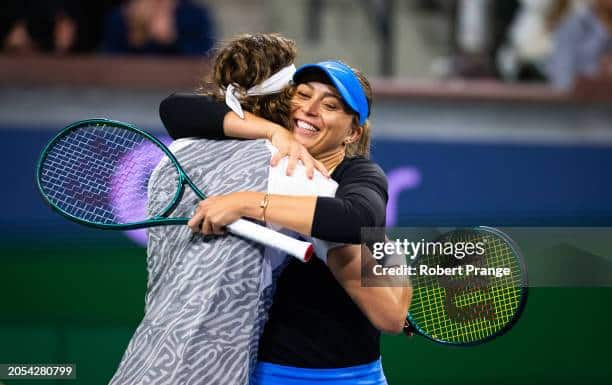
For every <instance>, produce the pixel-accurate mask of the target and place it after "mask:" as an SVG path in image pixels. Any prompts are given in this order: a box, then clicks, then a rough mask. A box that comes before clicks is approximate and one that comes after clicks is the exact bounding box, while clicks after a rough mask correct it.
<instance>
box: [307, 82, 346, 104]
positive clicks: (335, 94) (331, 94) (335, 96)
mask: <svg viewBox="0 0 612 385" xmlns="http://www.w3.org/2000/svg"><path fill="white" fill-rule="evenodd" d="M301 84H303V85H305V86H306V87H308V88H310V89H311V90H312V89H314V87H313V86H311V85H310V84H308V83H301ZM334 89H335V88H334ZM329 96H331V97H333V98H336V99H338V101H339V102H342V97H341V96H340V94H339V93H338V91H336V92H329V91H326V92H324V93H323V98H326V97H329Z"/></svg>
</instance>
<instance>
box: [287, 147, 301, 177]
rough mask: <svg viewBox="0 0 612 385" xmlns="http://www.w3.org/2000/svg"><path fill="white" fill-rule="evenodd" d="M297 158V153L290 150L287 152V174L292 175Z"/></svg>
mask: <svg viewBox="0 0 612 385" xmlns="http://www.w3.org/2000/svg"><path fill="white" fill-rule="evenodd" d="M298 158H299V153H297V152H292V153H291V154H289V162H287V175H293V171H295V166H296V165H297V161H298Z"/></svg>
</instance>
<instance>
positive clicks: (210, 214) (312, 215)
mask: <svg viewBox="0 0 612 385" xmlns="http://www.w3.org/2000/svg"><path fill="white" fill-rule="evenodd" d="M345 173H350V174H351V175H350V176H344V177H343V178H342V179H341V182H340V186H339V187H338V190H337V191H336V196H335V197H333V198H330V197H316V196H289V195H276V194H272V195H270V199H269V200H268V206H267V208H266V213H265V219H266V221H267V222H270V223H273V224H275V225H279V226H282V227H285V228H288V229H291V230H293V231H297V232H299V233H301V234H304V235H312V236H314V237H317V238H319V239H323V240H326V241H331V242H338V243H349V244H359V243H361V228H362V227H380V226H384V225H385V206H386V202H387V192H386V191H387V189H386V187H387V184H386V178H385V176H384V174H383V173H382V170H380V169H379V168H378V167H377V166H375V165H373V164H371V163H369V162H368V163H365V162H364V163H362V164H357V165H355V166H353V167H352V170H347V171H346V172H345ZM264 197H265V194H264V193H261V192H253V191H243V192H237V193H231V194H228V195H223V196H215V197H210V198H209V199H206V200H204V201H201V202H200V203H199V204H198V207H197V208H196V213H195V215H194V216H193V217H192V218H191V220H190V221H189V227H190V228H191V229H192V231H194V232H198V231H200V228H201V231H202V232H204V233H205V234H210V233H220V232H222V230H221V228H222V227H223V226H225V225H227V224H229V223H232V222H233V221H235V220H237V219H238V218H240V217H247V218H252V219H257V220H259V219H263V218H262V217H263V210H262V208H261V206H260V202H262V201H263V200H264Z"/></svg>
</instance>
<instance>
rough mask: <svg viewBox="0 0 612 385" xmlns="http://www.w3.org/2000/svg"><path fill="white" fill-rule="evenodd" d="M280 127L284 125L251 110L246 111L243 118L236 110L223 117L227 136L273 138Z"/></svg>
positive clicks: (224, 130)
mask: <svg viewBox="0 0 612 385" xmlns="http://www.w3.org/2000/svg"><path fill="white" fill-rule="evenodd" d="M278 129H282V130H285V129H284V128H283V127H281V126H279V125H278V124H276V123H273V122H271V121H269V120H267V119H264V118H261V117H259V116H257V115H254V114H252V113H250V112H247V111H245V112H244V119H241V118H240V116H238V115H237V114H236V113H235V112H233V111H230V112H228V113H227V114H225V118H224V119H223V132H224V133H225V135H226V136H229V137H232V138H240V139H271V138H272V136H273V135H274V133H275V131H276V130H278Z"/></svg>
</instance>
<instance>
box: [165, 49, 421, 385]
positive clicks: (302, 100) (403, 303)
mask: <svg viewBox="0 0 612 385" xmlns="http://www.w3.org/2000/svg"><path fill="white" fill-rule="evenodd" d="M237 57H240V55H237ZM240 64H242V65H240ZM247 64H248V63H247V62H242V63H237V66H236V67H235V68H234V71H232V72H234V73H241V71H245V70H248V69H247V68H245V66H246V65H247ZM217 75H218V74H217ZM228 75H231V74H228ZM294 82H295V84H294V85H293V86H291V87H290V88H289V89H288V90H286V92H285V93H286V94H287V95H289V96H291V102H292V103H291V113H290V119H289V127H290V130H291V131H292V132H289V131H287V130H285V129H284V128H283V127H281V126H279V125H277V124H273V123H271V122H269V121H266V120H263V119H261V118H258V117H257V116H255V115H253V114H250V113H248V112H247V113H244V118H245V119H241V118H240V117H239V116H238V115H237V114H235V113H234V112H228V111H229V110H228V109H226V108H225V107H224V106H223V105H220V104H218V103H214V102H213V101H212V99H211V98H207V97H203V96H190V95H173V96H171V97H170V98H168V99H166V100H165V101H164V102H162V105H161V108H160V111H161V115H162V120H163V121H164V124H165V125H166V127H167V128H168V130H169V131H170V133H171V134H172V135H173V136H174V137H175V138H177V137H187V136H206V137H208V138H224V137H226V136H227V135H231V136H238V137H243V138H258V137H268V138H270V139H272V141H273V142H274V143H275V144H277V145H278V144H280V147H281V148H282V149H283V151H287V149H293V153H294V154H296V153H297V154H298V155H299V157H303V158H308V156H307V154H306V153H305V152H306V150H305V148H307V149H308V150H309V151H311V153H312V155H313V156H314V157H315V159H317V160H318V161H320V162H321V163H322V164H324V165H325V167H326V168H328V169H330V170H332V171H333V173H332V178H333V179H334V180H336V181H337V182H338V183H339V187H338V190H337V192H336V197H335V198H322V197H314V196H305V197H295V196H281V195H269V196H268V197H267V198H266V196H265V194H263V193H256V192H239V193H234V194H229V195H226V196H220V197H211V198H209V199H207V200H205V201H203V202H201V203H200V205H199V206H198V210H197V212H196V214H195V215H194V218H193V219H192V221H190V227H192V229H193V230H196V231H199V225H200V224H202V230H201V231H202V232H204V233H218V232H221V231H222V230H221V228H222V226H224V225H226V224H227V223H231V222H232V221H233V220H235V219H237V218H238V217H240V216H245V217H250V218H254V219H261V217H262V214H263V215H265V219H266V221H267V222H270V223H273V224H276V225H280V226H283V227H286V228H289V229H292V230H295V231H298V232H300V233H302V234H306V235H313V236H316V237H319V238H322V239H326V240H330V241H336V242H343V243H360V241H361V234H360V230H361V227H366V226H384V212H385V204H386V179H385V177H384V174H383V173H382V171H381V170H380V168H378V167H377V166H376V165H375V164H374V163H372V162H371V161H369V160H368V159H367V158H366V156H365V155H367V153H368V149H369V148H368V147H369V124H368V122H367V117H368V115H369V109H370V100H371V91H370V88H369V84H368V83H367V80H366V79H365V78H364V77H363V76H361V75H360V74H359V73H358V72H356V71H355V72H354V71H353V70H352V69H351V68H350V67H348V66H346V65H344V64H342V63H340V62H322V63H317V64H313V65H309V66H303V67H302V68H300V69H299V70H298V71H297V72H296V74H295V75H294ZM229 84H231V83H229V82H226V83H224V85H225V86H226V87H227V86H228V85H229ZM207 130H208V132H207ZM283 151H279V155H278V157H280V156H282V155H284V152H283ZM278 157H275V161H277V160H278ZM307 162H308V161H307ZM266 199H267V207H264V208H263V211H264V212H263V213H262V207H261V203H262V202H264V201H265V200H266ZM347 248H352V249H353V250H354V251H356V253H357V255H358V254H359V251H360V250H359V249H360V247H359V246H346V247H342V248H337V249H334V250H332V251H331V252H330V254H329V256H328V258H327V261H328V265H329V269H328V267H327V266H326V265H325V263H324V262H321V261H319V260H313V261H312V262H311V263H309V264H302V263H300V262H297V261H290V262H289V264H288V266H287V268H286V269H285V270H284V271H283V273H282V274H281V276H280V278H279V282H278V287H277V291H276V295H275V297H274V302H273V305H272V308H271V311H270V318H269V320H268V322H267V324H266V326H265V331H264V335H263V337H262V339H261V341H260V349H259V361H260V363H259V365H258V367H257V370H256V374H255V376H254V378H253V382H254V383H257V384H275V383H284V384H286V383H294V384H298V383H299V384H311V383H319V382H320V381H330V382H329V383H330V384H348V383H357V382H358V383H364V384H384V383H386V381H385V379H384V375H383V373H382V367H381V364H380V350H379V337H380V333H379V331H378V330H377V328H378V329H381V330H383V331H388V332H399V331H400V330H401V329H402V326H403V320H404V317H405V314H406V311H407V307H408V303H409V300H410V289H409V288H405V287H402V288H391V287H386V288H363V287H361V286H360V275H359V272H360V268H361V259H360V258H355V257H354V256H353V257H346V256H341V255H338V253H339V252H340V250H342V249H347ZM296 262H297V263H296ZM339 282H340V283H339ZM389 309H392V311H389Z"/></svg>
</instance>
